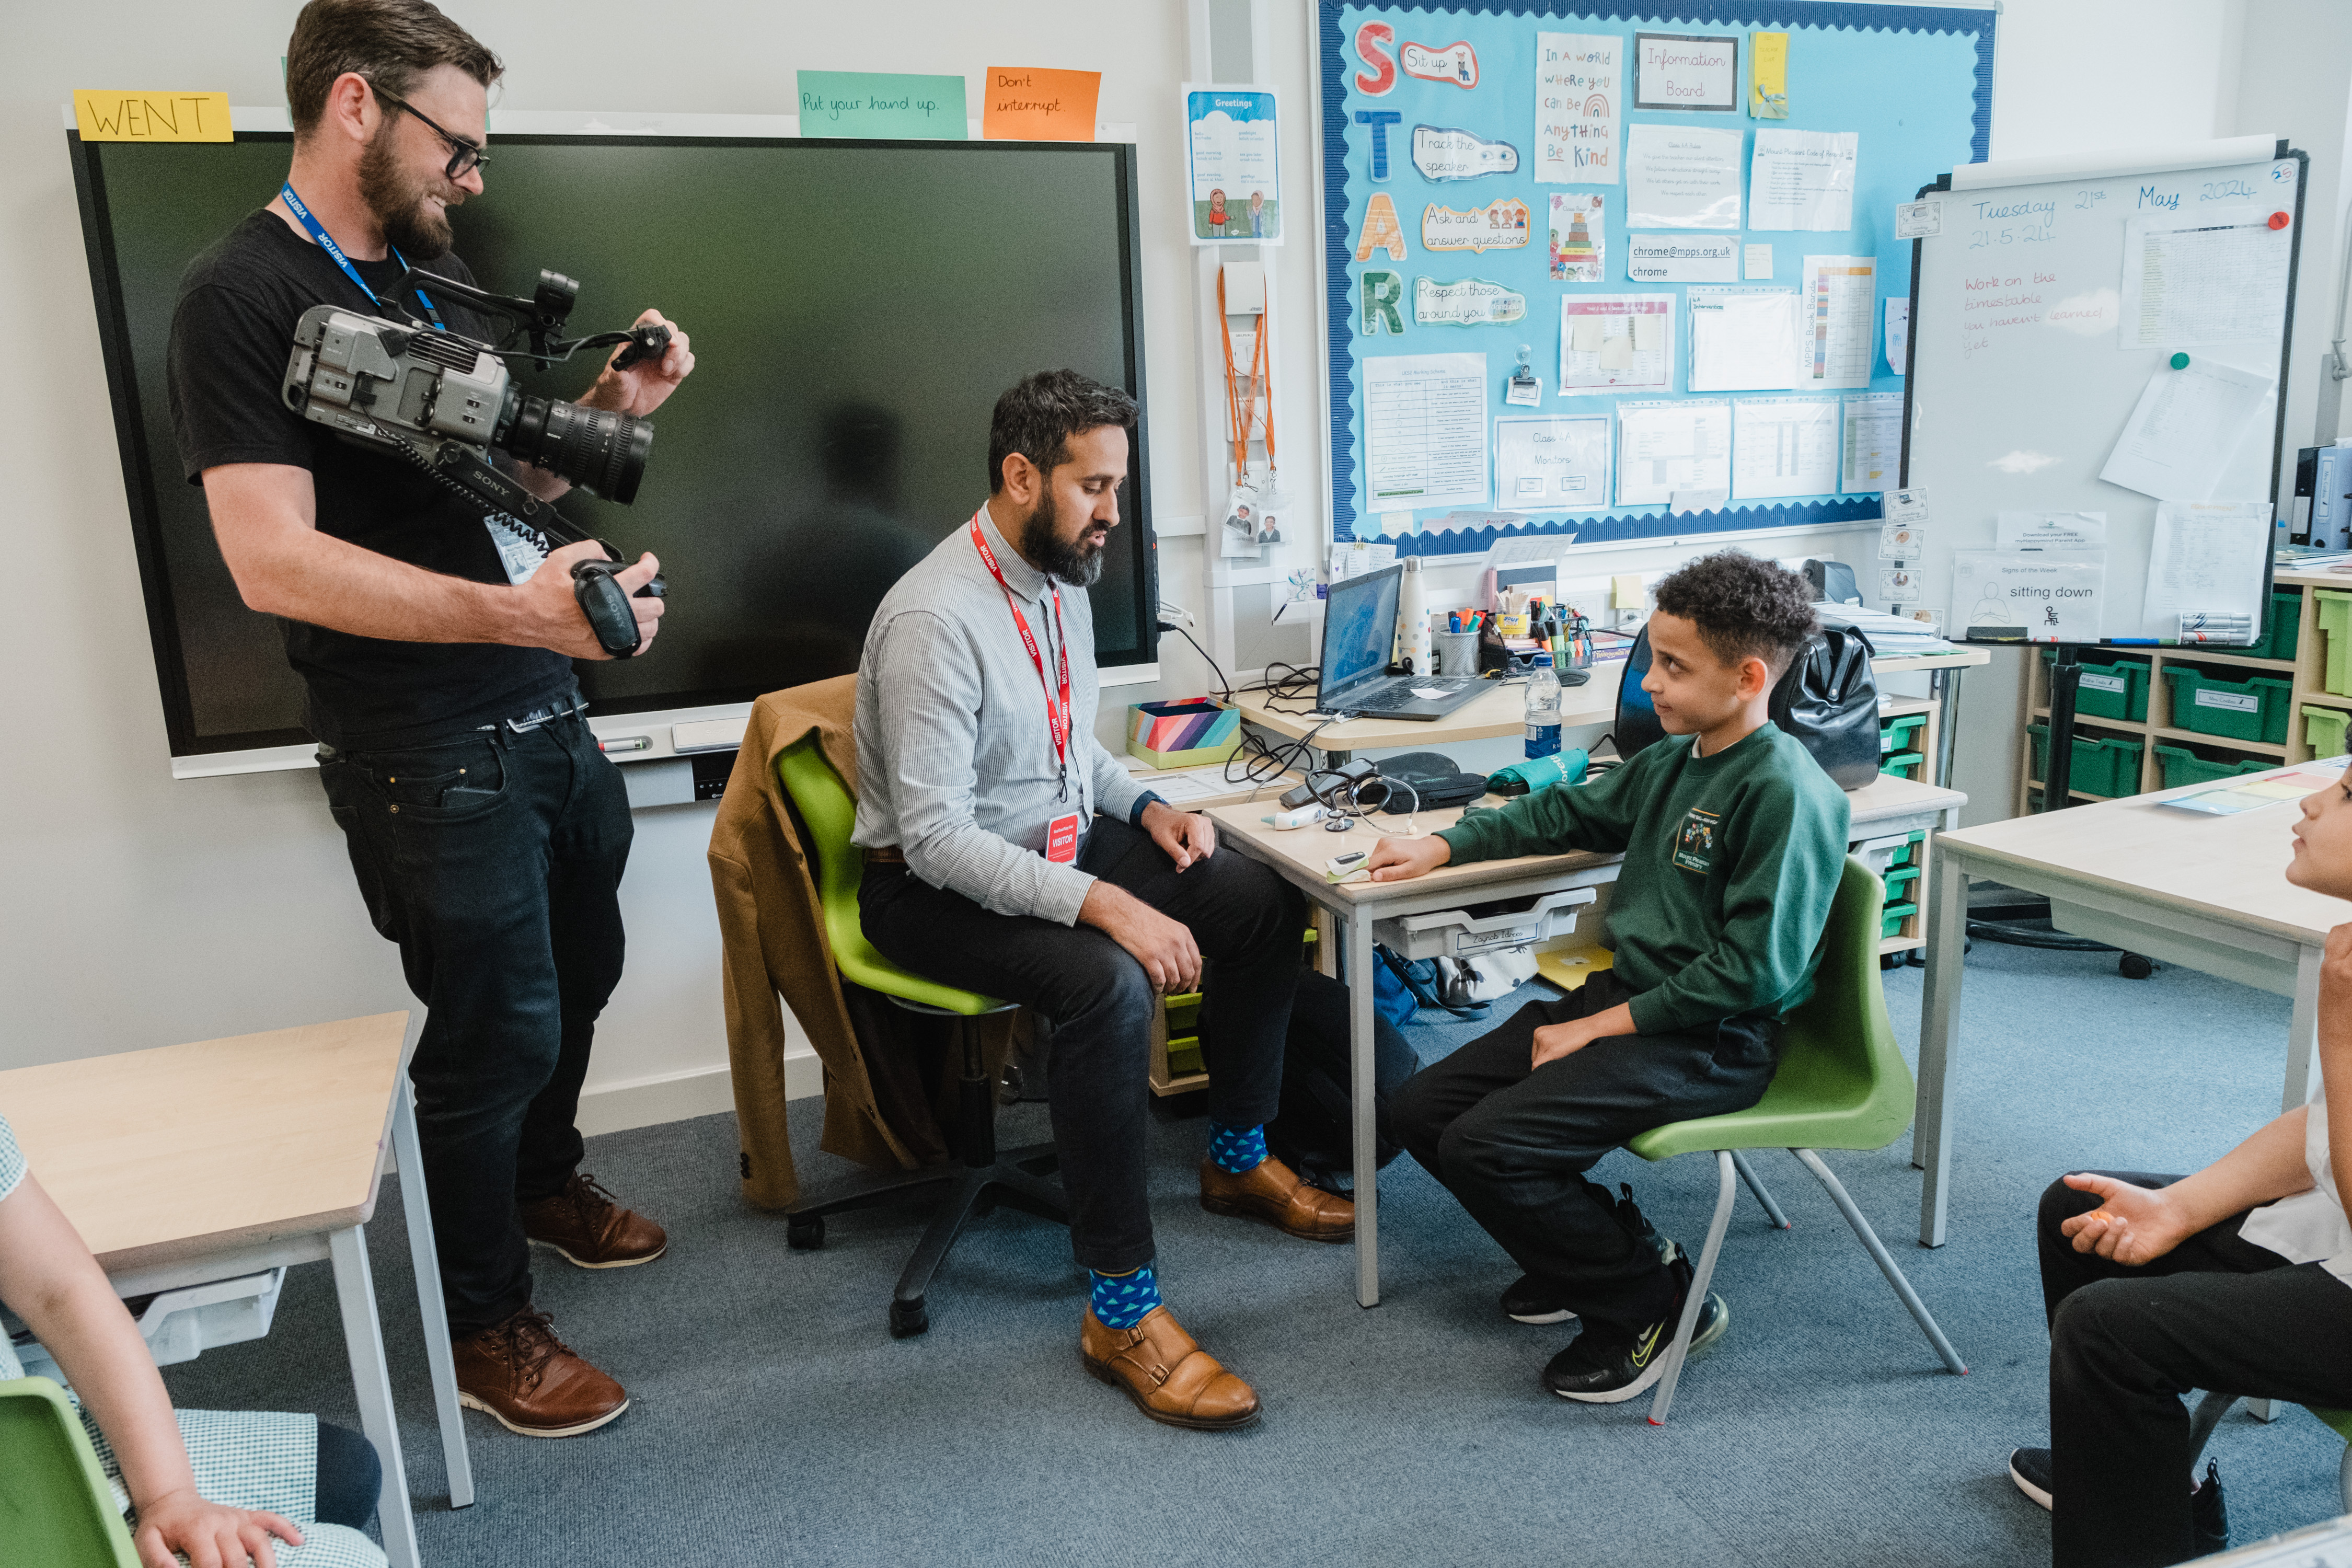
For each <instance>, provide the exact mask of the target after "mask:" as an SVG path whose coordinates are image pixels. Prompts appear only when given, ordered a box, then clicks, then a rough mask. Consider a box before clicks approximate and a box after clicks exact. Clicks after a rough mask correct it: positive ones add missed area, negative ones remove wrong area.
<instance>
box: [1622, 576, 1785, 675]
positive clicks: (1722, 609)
mask: <svg viewBox="0 0 2352 1568" xmlns="http://www.w3.org/2000/svg"><path fill="white" fill-rule="evenodd" d="M1658 608H1659V610H1660V611H1662V612H1663V613H1664V614H1666V615H1669V616H1679V617H1680V618H1682V619H1683V620H1686V621H1688V622H1690V623H1691V624H1692V625H1693V626H1696V627H1698V635H1699V636H1700V637H1701V638H1703V639H1704V640H1705V641H1706V646H1707V647H1709V648H1711V649H1712V650H1714V653H1715V657H1716V658H1719V659H1721V660H1723V662H1724V663H1726V664H1738V662H1739V661H1740V660H1741V659H1744V658H1760V659H1762V660H1763V661H1764V663H1765V667H1766V668H1769V669H1770V670H1771V672H1772V679H1775V680H1778V679H1780V677H1781V676H1782V675H1783V674H1785V673H1787V671H1788V668H1789V665H1790V661H1792V660H1793V659H1795V658H1796V657H1797V654H1798V653H1799V651H1800V650H1801V649H1802V648H1803V647H1804V646H1805V643H1806V640H1807V639H1808V638H1810V637H1811V636H1812V635H1813V633H1814V632H1816V631H1818V630H1820V629H1821V627H1820V623H1819V622H1818V621H1816V620H1815V619H1814V618H1813V591H1812V585H1811V584H1809V583H1807V582H1806V581H1805V580H1804V578H1802V577H1801V576H1799V575H1798V574H1796V573H1794V572H1791V571H1789V570H1788V569H1787V568H1785V567H1782V566H1779V565H1776V564H1775V563H1772V562H1769V561H1761V560H1759V559H1758V558H1757V557H1755V556H1753V555H1750V554H1748V552H1746V551H1744V550H1718V551H1717V552H1715V553H1714V554H1712V555H1702V556H1700V557H1699V558H1698V559H1697V560H1696V561H1694V562H1692V563H1690V564H1689V565H1687V566H1685V567H1684V568H1682V569H1681V570H1680V571H1678V572H1675V573H1671V574H1668V575H1667V576H1666V577H1665V578H1664V579H1663V580H1661V581H1660V583H1659V584H1658Z"/></svg>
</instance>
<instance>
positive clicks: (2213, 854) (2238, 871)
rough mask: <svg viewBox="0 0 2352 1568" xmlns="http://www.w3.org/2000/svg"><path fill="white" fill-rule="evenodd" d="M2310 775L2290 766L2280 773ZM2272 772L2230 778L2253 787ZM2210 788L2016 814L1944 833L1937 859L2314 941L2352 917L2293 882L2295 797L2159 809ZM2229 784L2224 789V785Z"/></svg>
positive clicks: (2342, 906) (2351, 907) (2350, 909)
mask: <svg viewBox="0 0 2352 1568" xmlns="http://www.w3.org/2000/svg"><path fill="white" fill-rule="evenodd" d="M2300 771H2302V770H2301V769H2300V768H2296V767H2284V768H2281V769H2279V770H2278V773H2279V774H2282V775H2284V774H2288V773H2297V772H2300ZM2265 776H2272V775H2265V774H2261V773H2254V774H2250V775H2247V776H2246V777H2243V778H2238V779H2232V780H2231V781H2230V783H2231V784H2247V783H2251V782H2252V781H2253V780H2254V779H2258V778H2263V777H2265ZM2214 787H2215V786H2214V785H2213V784H2188V785H2185V786H2183V787H2182V788H2179V789H2170V790H2162V791H2158V792H2156V793H2154V794H2150V795H2131V796H2128V797H2126V798H2125V799H2122V800H2113V801H2102V802H2100V803H2098V804H2096V805H2078V806H2072V807H2069V808H2068V809H2066V810H2064V811H2059V812H2047V813H2043V814H2041V815H2039V816H2017V817H2011V819H2010V820H2008V821H2007V822H1992V823H1987V824H1985V825H1984V826H1980V827H1964V828H1961V829H1959V830H1958V831H1957V832H1952V833H1946V834H1940V835H1938V836H1937V839H1936V845H1937V853H1938V854H1949V855H1958V856H1962V857H1964V858H1966V860H1967V862H1968V867H1969V870H1970V871H1973V872H1976V873H1978V874H1979V875H1982V876H1989V877H1993V878H1996V879H1997V878H1999V877H2000V875H2001V874H2002V871H2003V869H2004V868H2013V869H2014V870H2016V871H2018V872H2020V873H2028V872H2032V871H2036V870H2051V871H2056V872H2058V873H2059V874H2060V876H2061V877H2062V878H2063V879H2065V880H2067V881H2071V882H2074V883H2077V884H2079V885H2081V886H2084V887H2091V888H2101V889H2108V890H2111V891H2114V892H2117V893H2121V894H2123V895H2125V896H2126V897H2130V898H2135V899H2141V900H2148V901H2150V902H2153V903H2159V904H2163V905H2167V906H2169V907H2171V908H2174V909H2179V910H2188V911H2190V912H2194V913H2198V914H2202V915H2206V916H2209V917H2213V918H2218V919H2220V920H2222V921H2228V922H2230V923H2232V924H2235V925H2240V926H2244V927H2247V928H2249V929H2252V930H2255V931H2269V932H2271V933H2273V934H2274V935H2278V936H2283V937H2285V938H2287V939H2288V940H2289V941H2292V942H2301V943H2304V944H2306V945H2316V944H2318V943H2320V942H2324V941H2325V940H2326V935H2327V931H2328V929H2329V928H2330V927H2332V926H2336V925H2340V924H2342V923H2343V922H2344V921H2347V920H2352V903H2347V902H2346V901H2345V900H2342V899H2334V898H2329V897H2328V896H2326V894H2324V893H2314V892H2309V891H2306V890H2305V889H2302V888H2298V887H2294V885H2292V884H2291V883H2289V882H2288V881H2287V879H2286V875H2285V872H2286V864H2287V861H2288V860H2289V859H2291V858H2293V856H2294V844H2293V842H2292V840H2291V838H2290V834H2291V833H2292V831H2293V829H2294V824H2295V821H2296V819H2297V816H2298V814H2299V811H2300V808H2299V807H2298V805H2296V804H2295V802H2294V801H2291V800H2283V801H2280V802H2279V803H2278V804H2277V805H2266V806H2263V807H2261V808H2260V809H2258V810H2254V811H2248V812H2242V813H2240V814H2239V815H2237V816H2206V815H2204V814H2202V813H2200V812H2189V811H2175V810H2172V809H2170V808H2169V807H2166V806H2160V805H2155V804H2153V803H2154V802H2157V801H2160V800H2169V799H2171V798H2172V797H2174V796H2176V795H2193V794H2195V793H2197V792H2198V791H2200V790H2207V789H2211V788H2214ZM2224 787H2226V786H2224Z"/></svg>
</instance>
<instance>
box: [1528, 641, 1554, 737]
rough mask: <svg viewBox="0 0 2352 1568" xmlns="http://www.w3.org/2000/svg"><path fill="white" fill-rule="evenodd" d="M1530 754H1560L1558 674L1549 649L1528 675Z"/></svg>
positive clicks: (1541, 655)
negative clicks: (1553, 671)
mask: <svg viewBox="0 0 2352 1568" xmlns="http://www.w3.org/2000/svg"><path fill="white" fill-rule="evenodd" d="M1558 755H1559V676H1557V675H1555V674H1553V673H1552V668H1551V655H1549V654H1548V653H1539V654H1538V655H1536V656H1535V668H1534V669H1533V670H1531V671H1530V672H1529V673H1528V756H1530V757H1556V756H1558Z"/></svg>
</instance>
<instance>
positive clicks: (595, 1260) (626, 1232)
mask: <svg viewBox="0 0 2352 1568" xmlns="http://www.w3.org/2000/svg"><path fill="white" fill-rule="evenodd" d="M518 1206H519V1207H520V1209H521V1211H522V1233H523V1234H524V1235H525V1236H527V1237H530V1239H531V1240H533V1241H535V1242H537V1243H538V1244H539V1245H540V1246H541V1247H553V1248H554V1249H555V1250H556V1251H558V1252H560V1253H562V1255H563V1256H564V1257H565V1258H568V1259H570V1260H571V1261H572V1262H573V1263H576V1264H578V1265H579V1266H580V1267H581V1268H628V1267H630V1266H631V1265H632V1264H637V1263H651V1262H652V1261H653V1260H654V1259H655V1258H659V1257H660V1256H661V1255H662V1254H663V1253H664V1252H666V1251H667V1250H668V1249H669V1237H668V1236H667V1234H666V1233H665V1232H664V1231H663V1230H662V1227H661V1226H657V1225H656V1224H655V1223H654V1222H653V1221H651V1220H649V1219H647V1218H646V1216H645V1215H641V1214H639V1213H637V1212H636V1211H635V1210H634V1209H625V1208H623V1207H622V1206H621V1205H620V1204H619V1203H618V1202H617V1201H616V1200H615V1199H614V1196H613V1194H610V1193H608V1192H606V1191H605V1190H604V1188H603V1187H602V1186H600V1185H598V1184H597V1182H596V1178H595V1177H593V1176H591V1175H586V1174H583V1173H581V1172H578V1171H575V1172H573V1173H572V1179H571V1180H570V1181H568V1182H566V1183H565V1184H563V1190H562V1192H560V1193H558V1194H555V1195H554V1196H553V1197H551V1198H534V1199H532V1200H531V1201H530V1202H529V1203H526V1204H522V1205H518Z"/></svg>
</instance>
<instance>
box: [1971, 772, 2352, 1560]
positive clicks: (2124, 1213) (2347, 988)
mask: <svg viewBox="0 0 2352 1568" xmlns="http://www.w3.org/2000/svg"><path fill="white" fill-rule="evenodd" d="M2286 879H2287V880H2288V881H2290V882H2292V883H2294V885H2295V886H2296V887H2298V888H2306V889H2310V890H2311V891H2313V892H2315V893H2326V894H2330V895H2332V896H2334V897H2336V898H2339V899H2352V774H2347V776H2346V779H2345V781H2344V782H2342V783H2339V784H2329V785H2328V786H2327V787H2326V788H2325V789H2321V790H2315V791H2314V792H2313V793H2312V794H2310V795H2305V797H2304V800H2303V817H2302V820H2301V821H2299V822H2297V823H2296V824H2295V826H2294V858H2293V859H2291V860H2290V861H2288V862H2287V867H2286ZM2331 1128H2336V1129H2345V1128H2352V922H2347V923H2346V924H2343V925H2339V926H2337V927H2336V928H2335V929H2334V930H2333V931H2329V932H2328V933H2327V947H2326V953H2325V956H2324V957H2323V958H2322V959H2321V962H2320V970H2319V1089H2318V1092H2316V1093H2315V1094H2314V1095H2313V1096H2312V1098H2311V1100H2310V1102H2309V1103H2307V1104H2305V1105H2299V1106H2297V1107H2295V1108H2294V1110H2290V1111H2288V1112H2287V1113H2286V1114H2285V1115H2284V1116H2282V1117H2279V1118H2277V1119H2276V1120H2275V1121H2272V1122H2270V1123H2269V1124H2267V1125H2266V1126H2264V1127H2263V1128H2261V1129H2260V1130H2259V1131H2256V1132H2255V1133H2254V1135H2253V1136H2252V1137H2251V1138H2248V1139H2247V1140H2246V1141H2245V1142H2242V1143H2241V1144H2239V1145H2238V1146H2237V1147H2236V1148H2235V1149H2232V1150H2231V1151H2230V1152H2228V1153H2227V1154H2224V1155H2222V1156H2221V1158H2220V1159H2219V1160H2217V1161H2215V1162H2214V1163H2212V1164H2210V1165H2208V1166H2206V1167H2205V1169H2203V1170H2201V1171H2200V1172H2198V1173H2196V1174H2195V1175H2193V1176H2168V1175H2145V1174H2141V1173H2136V1172H2128V1171H2084V1172H2078V1173H2074V1174H2072V1175H2067V1176H2062V1177H2060V1178H2059V1179H2058V1180H2057V1181H2055V1182H2053V1183H2052V1184H2050V1187H2049V1190H2048V1191H2046V1192H2044V1193H2043V1194H2042V1214H2041V1224H2040V1227H2039V1228H2040V1235H2039V1237H2038V1240H2039V1242H2040V1250H2041V1259H2042V1304H2043V1307H2044V1309H2045V1310H2046V1311H2047V1312H2048V1315H2049V1320H2050V1443H2051V1446H2050V1447H2047V1448H2019V1449H2015V1450H2013V1451H2012V1452H2011V1455H2010V1457H2009V1473H2010V1479H2012V1480H2014V1481H2015V1482H2016V1483H2017V1487H2018V1489H2019V1490H2020V1491H2022V1492H2023V1493H2025V1495H2026V1496H2028V1497H2030V1498H2032V1500H2034V1501H2036V1502H2038V1503H2040V1504H2041V1505H2042V1507H2043V1508H2046V1509H2049V1510H2051V1512H2052V1513H2053V1515H2055V1517H2054V1518H2053V1520H2052V1521H2051V1531H2050V1543H2051V1552H2050V1556H2051V1561H2052V1562H2053V1563H2055V1564H2056V1565H2057V1568H2094V1565H2095V1568H2155V1565H2157V1564H2161V1563H2181V1562H2186V1561H2187V1560H2188V1559H2189V1558H2192V1557H2201V1556H2203V1555H2205V1554H2206V1553H2207V1552H2219V1551H2221V1549H2222V1548H2223V1547H2225V1546H2227V1545H2228V1544H2229V1525H2228V1520H2227V1517H2226V1514H2225V1511H2224V1510H2223V1509H2222V1507H2221V1481H2220V1478H2219V1476H2218V1475H2217V1474H2215V1473H2214V1472H2213V1471H2212V1469H2211V1468H2210V1466H2209V1467H2208V1473H2207V1477H2206V1479H2205V1480H2204V1481H2203V1482H2202V1483H2201V1484H2200V1483H2199V1482H2198V1481H2197V1479H2196V1478H2195V1477H2193V1476H2191V1475H2190V1474H2189V1466H2190V1465H2191V1464H2192V1463H2193V1462H2194V1461H2193V1458H2192V1457H2191V1455H2190V1454H2189V1440H2190V1420H2189V1410H2188V1407H2187V1406H2186V1405H2182V1403H2181V1400H2180V1396H2181V1395H2182V1394H2186V1393H2188V1392H2189V1390H2190V1389H2194V1388H2202V1389H2208V1390H2216V1391H2219V1392H2221V1393H2223V1394H2240V1395H2242V1396H2244V1397H2246V1398H2250V1399H2284V1400H2289V1401H2292V1402H2294V1404H2297V1405H2314V1406H2317V1407H2319V1408H2322V1409H2328V1410H2343V1409H2347V1408H2352V1222H2347V1219H2346V1218H2345V1208H2344V1194H2345V1193H2346V1192H2347V1191H2352V1136H2347V1137H2345V1138H2343V1139H2341V1140H2338V1139H2336V1138H2334V1137H2331V1136H2330V1135H2329V1133H2330V1129H2331ZM2191 1487H2195V1490H2194V1491H2192V1490H2191ZM2330 1511H2333V1510H2330ZM2312 1560H2313V1561H2317V1559H2316V1558H2313V1559H2312Z"/></svg>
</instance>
